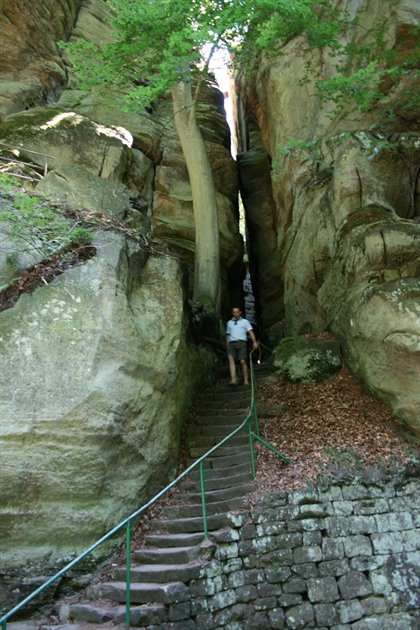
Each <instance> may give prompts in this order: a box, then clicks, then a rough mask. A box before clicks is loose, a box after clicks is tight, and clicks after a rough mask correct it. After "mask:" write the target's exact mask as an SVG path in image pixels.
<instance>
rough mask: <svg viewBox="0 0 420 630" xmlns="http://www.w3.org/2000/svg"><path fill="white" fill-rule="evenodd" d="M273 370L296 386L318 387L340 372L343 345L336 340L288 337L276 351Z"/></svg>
mask: <svg viewBox="0 0 420 630" xmlns="http://www.w3.org/2000/svg"><path fill="white" fill-rule="evenodd" d="M273 366H274V368H275V370H276V372H277V374H278V375H279V376H281V377H282V378H286V379H287V380H289V381H293V382H294V383H319V382H321V381H325V380H326V379H328V378H330V377H331V376H334V374H336V373H337V372H338V371H339V370H340V368H341V349H340V344H339V343H338V341H335V340H333V339H304V338H299V337H287V338H286V339H283V341H282V342H281V343H280V344H279V345H278V346H277V347H276V348H275V350H274V355H273Z"/></svg>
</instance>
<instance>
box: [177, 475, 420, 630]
mask: <svg viewBox="0 0 420 630" xmlns="http://www.w3.org/2000/svg"><path fill="white" fill-rule="evenodd" d="M419 500H420V483H419V482H418V481H416V480H411V481H410V480H406V481H405V482H404V483H402V484H401V485H395V484H392V483H388V484H385V485H383V486H378V485H370V486H368V485H363V484H361V483H353V484H350V485H345V486H343V487H340V486H331V487H329V488H328V489H327V490H325V491H323V492H319V491H307V492H305V491H303V492H293V493H277V494H272V495H266V496H264V497H262V498H261V499H260V501H259V503H258V505H257V506H256V508H255V509H253V510H251V511H249V512H247V513H240V514H236V515H234V514H232V523H233V525H232V528H231V529H230V530H229V531H227V535H226V539H225V542H219V543H218V544H217V546H216V548H215V553H214V558H213V560H211V562H210V563H209V564H207V566H206V567H205V568H204V569H203V572H202V577H201V579H199V580H197V581H195V582H192V583H191V584H190V597H191V611H190V612H188V618H189V619H190V620H191V619H193V620H194V622H195V624H196V626H195V625H193V624H192V625H191V626H190V621H188V622H187V621H185V623H186V624H187V625H185V626H183V627H185V628H187V627H188V628H190V627H191V628H193V627H200V628H201V630H205V629H210V628H225V627H226V628H229V630H236V629H237V630H243V629H244V628H246V629H251V628H253V629H257V628H260V629H261V630H266V629H267V628H334V629H335V630H341V628H344V627H348V626H351V627H352V628H357V629H360V630H367V629H371V628H375V629H376V628H378V629H379V628H380V629H383V630H385V629H386V628H393V630H397V629H401V630H408V629H410V628H413V629H414V628H415V627H418V626H417V625H416V623H418V612H419V607H420V593H419V591H418V583H419V551H420V535H419V531H418V526H419V523H420V520H419V516H420V515H419V510H418V506H419ZM416 506H417V507H416ZM416 528H417V530H416ZM178 608H179V610H181V604H178ZM184 610H185V614H187V611H189V603H188V602H185V604H184ZM186 619H187V617H186Z"/></svg>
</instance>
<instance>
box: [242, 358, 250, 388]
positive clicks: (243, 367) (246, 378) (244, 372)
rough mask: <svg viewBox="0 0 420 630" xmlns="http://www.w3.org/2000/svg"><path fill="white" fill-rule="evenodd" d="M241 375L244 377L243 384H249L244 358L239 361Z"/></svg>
mask: <svg viewBox="0 0 420 630" xmlns="http://www.w3.org/2000/svg"><path fill="white" fill-rule="evenodd" d="M241 367H242V375H243V377H244V385H249V381H248V364H247V362H246V361H244V359H242V361H241Z"/></svg>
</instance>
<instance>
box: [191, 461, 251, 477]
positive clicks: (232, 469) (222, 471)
mask: <svg viewBox="0 0 420 630" xmlns="http://www.w3.org/2000/svg"><path fill="white" fill-rule="evenodd" d="M219 460H220V458H219ZM204 463H205V464H206V465H205V466H203V468H204V470H205V481H206V483H207V482H208V481H209V480H212V481H214V480H219V479H222V478H226V477H232V476H234V475H242V474H246V473H249V472H250V471H251V462H250V461H244V460H242V461H240V462H238V463H236V464H229V465H227V466H225V467H223V466H218V467H215V468H211V467H210V466H209V463H208V462H204ZM219 463H220V461H219ZM210 464H212V460H210ZM188 480H189V481H190V482H192V483H196V482H197V481H198V482H199V481H200V474H199V471H198V468H197V470H194V471H193V472H191V473H190V474H189V475H188Z"/></svg>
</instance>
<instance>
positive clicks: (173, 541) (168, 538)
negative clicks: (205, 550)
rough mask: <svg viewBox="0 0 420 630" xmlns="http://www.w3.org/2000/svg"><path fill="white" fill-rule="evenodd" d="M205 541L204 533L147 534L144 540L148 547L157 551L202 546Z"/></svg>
mask: <svg viewBox="0 0 420 630" xmlns="http://www.w3.org/2000/svg"><path fill="white" fill-rule="evenodd" d="M203 540H204V534H203V532H198V533H175V534H147V535H146V536H145V538H144V542H145V545H146V546H147V547H156V548H157V549H163V548H168V547H170V548H173V549H176V548H177V547H183V548H185V547H186V546H193V545H200V544H201V543H202V542H203Z"/></svg>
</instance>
